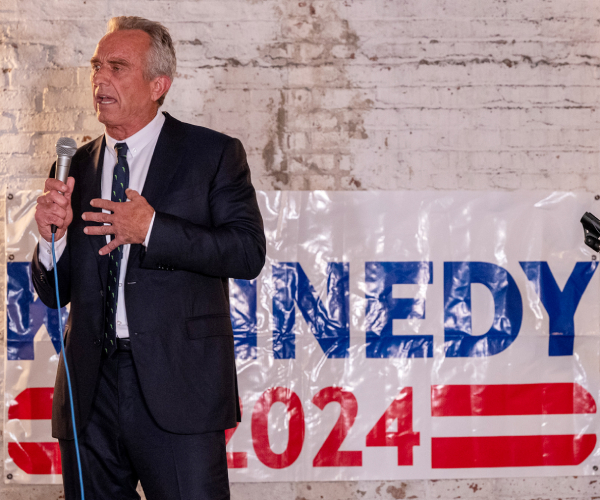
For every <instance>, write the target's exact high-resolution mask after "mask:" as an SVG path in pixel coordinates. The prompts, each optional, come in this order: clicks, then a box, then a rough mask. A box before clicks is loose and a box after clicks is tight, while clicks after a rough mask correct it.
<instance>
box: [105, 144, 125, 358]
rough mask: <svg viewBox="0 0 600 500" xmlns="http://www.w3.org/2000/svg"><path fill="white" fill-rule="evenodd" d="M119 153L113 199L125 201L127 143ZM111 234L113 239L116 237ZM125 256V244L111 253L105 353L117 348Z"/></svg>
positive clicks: (108, 353) (113, 180)
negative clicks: (122, 269)
mask: <svg viewBox="0 0 600 500" xmlns="http://www.w3.org/2000/svg"><path fill="white" fill-rule="evenodd" d="M115 151H116V153H117V164H116V165H115V168H114V169H113V179H112V190H111V194H110V199H111V201H116V202H119V203H121V202H124V201H126V200H127V197H126V196H125V190H126V189H127V187H128V186H129V165H128V164H127V144H126V143H124V142H118V143H117V144H115ZM114 237H115V236H114V235H111V239H114ZM122 257H123V246H122V245H121V246H118V247H117V248H115V249H114V250H113V251H112V252H110V254H109V260H108V281H107V284H108V286H107V293H106V309H105V311H106V315H105V320H104V353H105V354H106V356H110V355H112V353H113V352H115V350H116V349H117V305H118V299H119V276H120V269H121V258H122Z"/></svg>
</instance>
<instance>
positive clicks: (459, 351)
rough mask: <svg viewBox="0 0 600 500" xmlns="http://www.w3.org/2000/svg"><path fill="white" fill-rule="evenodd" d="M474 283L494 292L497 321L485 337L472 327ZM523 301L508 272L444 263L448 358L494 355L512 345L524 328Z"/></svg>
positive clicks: (494, 267)
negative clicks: (522, 323) (473, 332)
mask: <svg viewBox="0 0 600 500" xmlns="http://www.w3.org/2000/svg"><path fill="white" fill-rule="evenodd" d="M471 283H481V284H482V285H485V286H486V287H487V288H488V290H489V291H490V292H491V293H492V298H493V300H494V320H493V322H492V326H491V327H490V329H489V330H488V331H487V333H485V334H484V335H477V336H474V335H473V334H472V328H471ZM522 320H523V302H522V301H521V293H520V292H519V288H518V287H517V284H516V283H515V280H514V279H513V277H512V276H511V275H510V274H509V273H508V271H506V269H504V268H502V267H500V266H497V265H495V264H490V263H488V262H444V340H445V344H446V356H448V357H451V358H452V357H453V358H465V357H482V356H493V355H494V354H498V353H500V352H502V351H504V350H505V349H506V348H507V347H508V346H510V345H511V344H512V343H513V342H514V341H515V339H516V338H517V335H518V334H519V330H520V329H521V322H522Z"/></svg>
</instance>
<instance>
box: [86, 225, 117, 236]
mask: <svg viewBox="0 0 600 500" xmlns="http://www.w3.org/2000/svg"><path fill="white" fill-rule="evenodd" d="M83 232H84V233H85V234H87V235H90V236H98V235H100V236H103V235H106V234H115V228H114V227H113V226H86V227H84V228H83Z"/></svg>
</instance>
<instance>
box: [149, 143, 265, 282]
mask: <svg viewBox="0 0 600 500" xmlns="http://www.w3.org/2000/svg"><path fill="white" fill-rule="evenodd" d="M209 209H210V215H211V219H212V226H211V227H207V226H201V225H198V224H194V223H192V222H190V221H188V220H186V219H183V218H180V217H176V216H174V215H171V214H166V213H161V212H156V218H155V220H154V226H153V228H152V232H151V234H150V241H149V242H148V248H147V249H146V253H145V255H144V257H143V259H142V262H141V267H143V268H146V269H178V270H185V271H191V272H196V273H202V274H206V275H209V276H219V277H227V278H238V279H253V278H255V277H256V276H258V274H259V273H260V271H261V269H262V267H263V265H264V262H265V254H266V241H265V234H264V229H263V222H262V217H261V215H260V210H259V208H258V203H257V201H256V193H255V191H254V187H253V186H252V183H251V180H250V169H249V167H248V162H247V160H246V153H245V151H244V148H243V146H242V144H241V142H240V141H239V140H237V139H229V140H228V141H227V143H226V144H225V146H224V149H223V153H222V155H221V158H220V160H219V164H218V166H217V169H216V173H215V175H214V177H213V179H212V182H211V186H210V192H209Z"/></svg>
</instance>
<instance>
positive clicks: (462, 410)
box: [431, 383, 596, 417]
mask: <svg viewBox="0 0 600 500" xmlns="http://www.w3.org/2000/svg"><path fill="white" fill-rule="evenodd" d="M574 413H596V402H595V401H594V398H593V397H592V395H591V394H590V393H589V392H588V391H586V390H585V389H584V388H583V387H581V386H580V385H579V384H570V383H564V384H563V383H560V384H510V385H433V386H431V415H432V416H433V417H469V416H492V415H557V414H574Z"/></svg>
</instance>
